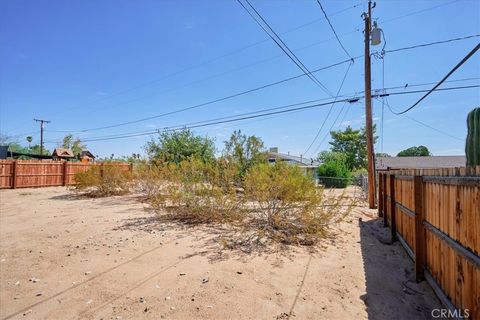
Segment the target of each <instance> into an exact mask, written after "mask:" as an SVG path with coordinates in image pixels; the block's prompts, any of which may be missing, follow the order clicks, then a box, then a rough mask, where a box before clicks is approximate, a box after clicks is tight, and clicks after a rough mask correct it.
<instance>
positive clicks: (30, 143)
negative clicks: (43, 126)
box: [26, 136, 33, 150]
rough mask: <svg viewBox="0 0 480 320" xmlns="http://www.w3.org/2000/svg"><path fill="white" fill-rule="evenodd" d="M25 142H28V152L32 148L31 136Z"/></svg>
mask: <svg viewBox="0 0 480 320" xmlns="http://www.w3.org/2000/svg"><path fill="white" fill-rule="evenodd" d="M26 140H27V142H28V150H30V149H31V147H32V141H33V138H32V136H27V138H26Z"/></svg>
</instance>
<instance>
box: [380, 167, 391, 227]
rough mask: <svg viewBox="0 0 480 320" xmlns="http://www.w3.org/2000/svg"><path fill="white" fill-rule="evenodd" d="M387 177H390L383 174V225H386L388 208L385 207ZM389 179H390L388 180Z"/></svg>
mask: <svg viewBox="0 0 480 320" xmlns="http://www.w3.org/2000/svg"><path fill="white" fill-rule="evenodd" d="M387 177H388V178H389V179H390V176H387V174H384V175H383V179H382V180H383V186H384V189H383V211H384V212H383V226H384V227H388V212H387V211H389V209H388V208H387ZM389 181H390V180H389Z"/></svg>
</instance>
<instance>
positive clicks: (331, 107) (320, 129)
mask: <svg viewBox="0 0 480 320" xmlns="http://www.w3.org/2000/svg"><path fill="white" fill-rule="evenodd" d="M351 66H352V62H350V63H349V65H348V68H347V70H346V71H345V74H344V75H343V78H342V81H341V82H340V86H339V87H338V90H337V94H336V96H335V99H334V100H333V102H332V105H331V106H330V109H329V110H328V113H327V115H326V116H325V118H324V119H323V122H322V124H321V125H320V128H319V129H318V131H317V133H316V135H315V137H314V138H313V140H312V142H311V143H310V144H309V145H308V147H307V149H306V150H305V151H304V152H303V155H307V153H308V151H309V150H310V148H311V147H312V146H313V144H314V143H315V141H317V138H318V136H319V135H320V132H321V131H322V129H323V127H324V126H325V123H326V122H327V120H328V118H329V117H330V114H331V113H332V110H333V106H334V105H335V103H336V102H337V99H338V96H339V94H340V91H341V90H342V88H343V85H344V83H345V79H346V78H347V75H348V72H349V71H350V67H351Z"/></svg>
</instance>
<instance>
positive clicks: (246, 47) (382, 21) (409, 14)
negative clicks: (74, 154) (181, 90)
mask: <svg viewBox="0 0 480 320" xmlns="http://www.w3.org/2000/svg"><path fill="white" fill-rule="evenodd" d="M457 2H459V0H455V1H451V2H447V3H443V4H440V5H435V6H432V7H428V8H425V9H421V10H417V11H413V12H410V13H407V14H403V15H401V16H397V17H394V18H391V19H386V20H380V21H381V23H382V24H386V23H390V22H392V21H395V20H399V19H403V18H406V17H410V16H412V15H416V14H420V13H423V12H426V11H430V10H434V9H437V8H440V7H443V6H447V5H450V4H453V3H457ZM361 4H363V5H365V4H364V3H363V2H361V3H357V4H355V5H353V6H350V7H346V8H344V9H341V10H339V11H337V12H335V13H332V14H331V15H330V16H334V15H337V14H340V13H343V12H345V11H347V10H350V9H353V8H356V7H357V6H359V5H361ZM364 11H365V10H364ZM321 20H323V19H314V20H312V21H310V22H307V23H305V24H303V25H300V26H298V27H295V28H293V29H291V30H287V31H285V32H282V33H280V34H286V33H289V32H293V31H295V30H298V29H300V28H303V27H306V26H308V25H311V24H313V23H316V22H318V21H321ZM361 25H362V24H361ZM356 31H359V29H358V28H356V29H355V30H353V31H351V32H347V33H344V34H342V35H340V37H342V36H345V35H348V34H351V33H353V32H356ZM333 39H335V38H334V37H333V38H330V39H328V40H333ZM268 40H270V39H269V38H266V39H263V40H261V41H258V42H255V43H252V44H250V45H247V46H245V47H242V48H240V49H237V50H234V51H232V52H229V53H226V54H223V55H220V56H218V57H216V58H212V59H210V60H207V61H205V62H202V63H200V64H197V65H194V66H191V67H187V68H184V69H181V70H179V71H176V72H173V73H172V74H168V75H166V76H164V77H162V78H161V79H157V80H163V79H166V78H168V77H171V76H174V75H177V74H180V73H182V72H186V71H189V70H191V69H194V68H198V67H201V66H203V65H206V64H209V63H211V62H214V61H217V60H220V59H222V58H224V57H227V56H230V55H233V54H236V53H237V52H240V51H243V50H245V49H248V48H250V47H253V46H256V45H258V44H261V43H264V42H266V41H268ZM323 42H325V41H322V42H319V43H323ZM319 43H315V44H313V45H317V44H319ZM313 45H309V46H306V47H303V48H308V47H311V46H313ZM157 80H152V81H150V82H147V83H145V84H140V85H138V86H135V87H133V88H128V89H125V90H122V91H118V92H117V93H113V94H110V95H109V96H108V97H104V98H101V99H97V100H93V101H91V102H90V103H93V102H97V101H103V100H106V99H110V98H111V97H114V96H117V95H120V94H122V93H124V92H130V91H132V90H135V89H136V88H137V87H138V88H140V87H144V86H147V85H149V84H150V83H153V82H157ZM148 97H150V96H148ZM135 101H137V100H135ZM132 102H134V101H132ZM84 107H85V106H82V107H81V108H84ZM67 109H71V108H65V107H64V108H62V110H67ZM56 115H58V112H56ZM23 127H25V125H23V126H17V127H16V129H18V128H23ZM16 129H14V130H13V131H15V130H16ZM67 131H68V132H80V131H78V130H77V131H72V130H67Z"/></svg>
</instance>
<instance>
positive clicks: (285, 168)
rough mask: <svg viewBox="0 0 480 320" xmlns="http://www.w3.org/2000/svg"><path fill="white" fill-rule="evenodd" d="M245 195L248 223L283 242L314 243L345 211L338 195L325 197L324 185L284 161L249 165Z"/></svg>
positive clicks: (262, 232)
mask: <svg viewBox="0 0 480 320" xmlns="http://www.w3.org/2000/svg"><path fill="white" fill-rule="evenodd" d="M245 196H246V198H247V199H248V200H249V201H250V203H251V207H252V210H251V212H252V216H251V223H253V225H255V226H256V227H257V228H258V231H259V232H260V233H261V234H262V235H267V236H269V237H270V238H272V239H275V240H279V241H281V242H284V243H301V244H313V243H315V241H316V240H317V239H319V238H321V237H323V236H325V235H326V233H327V229H328V225H329V224H330V223H331V222H332V221H337V220H338V219H340V218H341V217H342V216H343V215H344V214H345V210H342V208H341V207H340V202H341V201H342V200H341V197H338V198H330V200H326V199H325V198H324V197H323V189H318V188H316V186H315V183H314V181H313V180H312V179H311V178H310V177H308V176H306V175H305V174H304V173H303V172H302V170H301V169H300V168H299V167H297V166H291V165H288V164H285V163H283V162H276V163H275V164H273V165H271V164H258V165H255V166H253V167H252V168H250V169H249V171H248V172H247V175H246V177H245ZM347 210H348V207H347Z"/></svg>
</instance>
